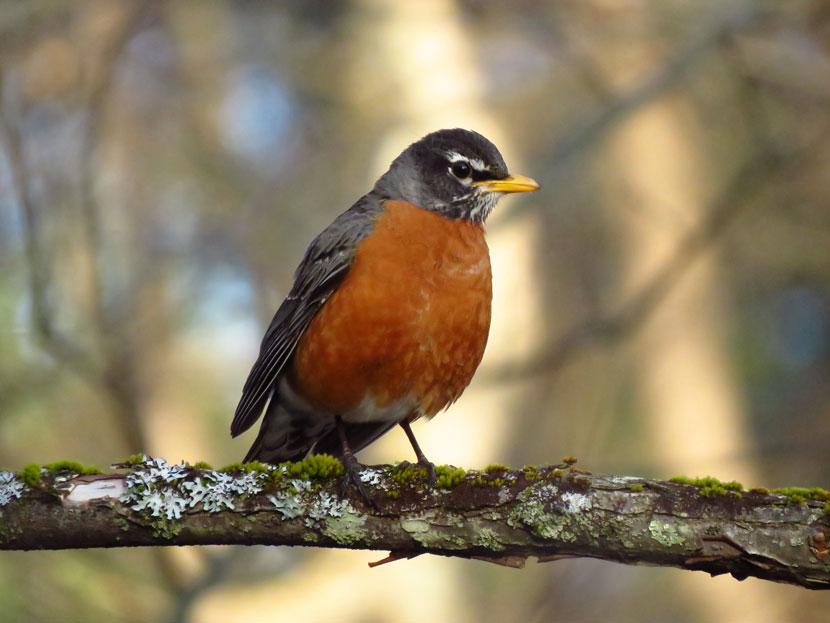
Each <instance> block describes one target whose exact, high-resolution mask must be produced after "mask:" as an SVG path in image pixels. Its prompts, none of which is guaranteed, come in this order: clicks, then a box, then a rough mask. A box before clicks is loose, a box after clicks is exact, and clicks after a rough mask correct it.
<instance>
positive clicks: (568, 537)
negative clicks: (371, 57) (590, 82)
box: [0, 456, 830, 589]
mask: <svg viewBox="0 0 830 623" xmlns="http://www.w3.org/2000/svg"><path fill="white" fill-rule="evenodd" d="M56 470H64V471H56ZM70 470H74V473H69V471H70ZM81 471H87V470H84V469H83V468H81V467H80V466H77V465H72V464H61V465H55V466H52V467H51V469H42V468H39V467H37V466H32V467H29V468H27V469H26V470H24V472H23V474H22V475H21V476H20V477H18V476H15V475H13V474H11V473H10V472H3V473H0V505H2V508H0V516H2V530H0V549H22V550H34V549H65V548H92V547H130V546H161V545H165V546H167V545H208V544H223V545H233V544H236V545H253V544H265V545H306V546H311V545H313V546H317V547H332V548H351V549H373V550H389V551H391V552H392V553H391V554H390V557H389V558H388V559H387V560H396V559H400V558H411V557H413V556H417V555H420V554H426V553H431V554H438V555H442V556H454V557H460V558H475V559H483V560H486V561H490V562H497V563H499V564H505V565H508V566H522V565H523V564H524V561H525V560H526V559H527V558H528V557H529V556H536V557H537V558H538V559H539V560H540V561H550V560H558V559H561V558H572V557H590V558H599V559H604V560H610V561H616V562H622V563H626V564H649V565H659V566H670V567H679V568H682V569H689V570H700V571H706V572H709V573H711V574H714V575H717V574H723V573H731V574H732V575H733V576H735V577H736V578H738V579H744V578H746V577H756V578H761V579H765V580H773V581H777V582H784V583H788V584H795V585H799V586H803V587H806V588H812V589H830V564H828V562H829V561H830V544H829V541H830V492H828V491H825V490H823V489H817V488H814V489H795V488H791V489H785V490H779V491H778V492H769V491H766V490H760V489H759V490H752V491H749V492H747V491H744V490H743V488H742V487H741V485H739V484H738V483H734V482H733V483H722V482H719V481H717V480H714V479H709V478H707V479H700V480H695V481H691V480H688V479H674V480H673V481H656V480H648V479H643V478H633V477H621V476H594V475H592V474H590V473H589V472H585V471H580V470H577V469H575V468H574V467H573V465H572V462H568V463H566V464H563V465H559V466H555V467H531V466H528V467H525V468H524V469H522V470H519V471H512V470H509V469H508V468H506V467H504V466H498V465H495V466H490V467H489V468H487V469H486V470H484V471H480V472H479V471H464V470H462V469H459V468H455V467H448V466H442V467H439V468H438V483H437V485H436V487H435V488H433V489H430V488H428V487H426V486H425V484H424V478H425V475H426V474H425V471H424V470H423V469H422V468H419V467H413V466H407V467H402V466H397V467H393V466H384V465H382V466H374V467H365V468H364V469H363V471H362V472H361V480H363V482H364V483H365V484H366V486H367V488H368V490H369V495H370V497H371V500H372V503H373V506H370V505H368V504H367V503H365V501H364V500H363V499H362V498H361V497H360V496H359V494H357V492H356V491H355V490H354V487H348V490H347V491H346V492H343V487H342V483H343V480H342V472H343V468H342V466H341V465H340V463H339V462H338V461H337V460H336V459H332V458H331V457H327V456H312V457H309V458H308V459H306V460H304V461H302V462H300V463H294V464H284V465H282V466H267V465H263V464H259V463H253V464H247V465H245V466H235V467H232V468H231V470H230V471H214V470H211V469H196V468H194V467H190V466H188V465H186V464H178V465H168V464H167V463H165V462H164V461H163V460H161V459H149V458H146V457H141V458H140V459H138V460H137V461H136V462H135V463H133V464H132V465H131V466H130V467H129V470H128V471H126V472H121V473H113V474H100V475H79V474H78V472H81ZM21 479H22V480H21ZM24 480H25V482H26V483H28V484H24Z"/></svg>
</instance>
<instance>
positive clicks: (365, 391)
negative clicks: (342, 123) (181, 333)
mask: <svg viewBox="0 0 830 623" xmlns="http://www.w3.org/2000/svg"><path fill="white" fill-rule="evenodd" d="M538 188H539V185H538V184H537V183H536V182H535V181H534V180H532V179H530V178H528V177H524V176H520V175H509V174H508V172H507V166H506V165H505V163H504V159H503V158H502V156H501V154H500V153H499V151H498V149H497V148H496V146H495V145H493V143H491V142H490V141H489V140H487V139H486V138H485V137H483V136H482V135H481V134H478V133H476V132H472V131H469V130H461V129H454V130H439V131H437V132H433V133H432V134H428V135H427V136H425V137H424V138H422V139H421V140H419V141H418V142H416V143H413V144H412V145H410V146H409V147H408V148H407V149H406V150H404V151H403V153H401V155H400V156H398V157H397V158H396V159H395V160H394V161H393V162H392V165H391V166H390V167H389V170H388V171H387V172H386V173H384V174H383V175H382V176H381V178H380V179H379V180H378V181H377V183H376V184H375V186H374V188H373V189H372V190H371V191H370V192H369V193H368V194H366V195H364V196H363V197H361V198H360V199H359V200H358V201H357V203H355V204H354V205H353V206H352V207H351V208H349V209H348V210H346V211H345V212H343V213H342V214H341V215H340V216H338V217H337V218H336V219H335V220H334V222H332V223H331V225H329V226H328V227H326V229H324V230H323V231H322V233H320V235H318V236H317V237H316V238H315V239H314V240H313V241H312V243H311V245H309V247H308V249H307V250H306V253H305V256H304V257H303V260H302V261H301V262H300V265H299V267H298V268H297V271H296V273H295V275H294V285H293V287H292V288H291V292H290V293H289V295H288V297H287V298H286V299H285V300H284V301H283V303H282V305H280V307H279V309H278V310H277V312H276V314H275V315H274V319H273V320H272V321H271V324H270V326H269V327H268V330H267V331H266V333H265V337H264V338H263V340H262V345H261V347H260V353H259V358H258V359H257V361H256V363H255V364H254V366H253V369H252V370H251V372H250V374H249V376H248V380H247V381H246V383H245V386H244V388H243V390H242V398H241V399H240V401H239V405H238V406H237V408H236V414H235V415H234V419H233V423H232V424H231V435H232V436H234V437H236V436H237V435H239V434H241V433H243V432H244V431H246V430H247V429H248V428H250V427H251V426H252V425H253V424H254V423H255V422H256V421H257V420H258V419H259V417H260V415H261V414H262V413H263V411H264V413H265V417H264V418H263V421H262V424H261V426H260V429H259V434H258V435H257V437H256V440H255V441H254V443H253V445H252V446H251V449H250V450H249V451H248V454H247V455H246V457H245V461H252V460H259V461H263V462H267V463H277V462H281V461H294V460H299V459H302V458H303V457H305V456H306V455H308V454H310V453H314V454H322V453H328V454H332V455H334V456H337V457H339V458H340V459H341V460H342V461H343V464H344V466H345V467H346V470H347V473H348V475H349V477H350V479H351V480H352V482H354V484H355V485H357V486H358V488H360V489H361V491H363V488H362V486H361V482H360V479H359V464H358V462H357V460H356V459H355V457H354V453H355V452H357V451H358V450H360V449H362V448H364V447H366V446H367V445H369V444H370V443H372V442H373V441H375V440H376V439H377V438H378V437H380V436H381V435H383V434H384V433H386V432H387V431H389V430H390V429H391V428H393V427H395V426H396V425H398V426H400V427H401V428H402V429H403V430H404V432H405V433H406V436H407V437H408V438H409V442H410V443H411V444H412V448H413V450H414V451H415V455H416V456H417V458H418V464H419V465H421V466H423V467H425V468H426V469H427V470H428V474H429V479H430V482H431V483H434V480H435V467H434V466H433V464H432V463H430V462H429V461H428V460H427V458H426V456H425V455H424V453H423V451H422V450H421V448H420V446H419V445H418V442H417V440H416V439H415V436H414V435H413V433H412V429H411V428H410V424H411V423H412V422H413V421H414V420H416V419H418V418H420V417H427V418H431V417H432V416H434V415H435V414H436V413H438V412H439V411H440V410H442V409H444V408H445V407H447V406H449V405H450V404H452V403H453V402H455V400H457V399H458V397H459V396H460V395H461V393H462V392H463V391H464V389H465V388H466V387H467V385H468V384H469V383H470V380H471V379H472V377H473V374H474V373H475V370H476V368H477V367H478V364H479V362H480V361H481V357H482V355H483V354H484V347H485V344H486V343H487V335H488V333H489V329H490V304H491V299H492V285H491V272H490V254H489V251H488V248H487V243H486V242H485V240H484V227H483V226H484V221H485V220H486V219H487V217H488V215H489V214H490V212H491V211H492V210H493V208H494V207H495V205H496V203H497V202H498V200H499V198H500V197H501V196H502V195H503V194H505V193H519V192H529V191H534V190H537V189H538Z"/></svg>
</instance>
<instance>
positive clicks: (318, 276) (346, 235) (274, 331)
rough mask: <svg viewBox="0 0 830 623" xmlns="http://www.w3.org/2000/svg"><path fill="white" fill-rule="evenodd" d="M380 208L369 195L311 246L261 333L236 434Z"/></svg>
mask: <svg viewBox="0 0 830 623" xmlns="http://www.w3.org/2000/svg"><path fill="white" fill-rule="evenodd" d="M381 210H382V202H381V200H380V199H378V198H377V197H374V196H373V195H371V194H369V195H366V196H364V197H363V198H361V199H360V200H359V201H358V202H357V203H356V204H355V205H353V206H352V207H351V208H349V209H348V210H347V211H346V212H344V213H343V214H341V215H340V216H338V217H337V218H336V219H335V220H334V222H332V224H331V225H329V226H328V227H326V229H324V230H323V231H322V232H321V233H320V235H319V236H317V237H316V238H315V239H314V240H313V241H312V243H311V244H310V245H309V247H308V250H307V251H306V254H305V257H303V260H302V262H300V265H299V266H298V267H297V272H296V273H295V274H294V286H293V287H292V288H291V292H290V293H289V294H288V297H287V298H286V299H285V300H284V301H283V303H282V305H280V307H279V309H278V310H277V313H276V314H274V318H273V320H271V324H270V325H269V326H268V330H267V331H266V332H265V337H263V338H262V345H261V346H260V350H259V358H258V359H257V360H256V363H255V364H254V367H253V368H252V369H251V372H250V374H249V375H248V380H247V381H246V382H245V386H244V387H243V389H242V398H241V399H240V400H239V405H237V407H236V413H235V414H234V417H233V422H232V423H231V436H232V437H236V436H237V435H239V434H240V433H243V432H245V431H246V430H248V429H249V428H250V427H251V426H252V425H253V424H254V423H255V422H256V421H257V420H258V419H259V416H260V415H261V414H262V410H263V408H264V407H265V404H266V403H267V402H268V399H269V398H270V397H271V394H272V393H273V391H274V388H275V387H276V386H277V382H278V381H279V379H280V377H281V376H282V374H283V372H284V370H285V366H286V364H287V363H288V361H289V359H290V358H291V355H292V354H293V353H294V349H295V348H296V347H297V342H298V341H299V340H300V337H301V336H302V335H303V333H304V332H305V330H306V328H307V327H308V325H309V323H310V322H311V320H312V319H313V318H314V316H315V315H316V314H317V312H318V311H320V308H321V307H322V306H323V304H325V302H326V300H327V299H328V297H329V296H330V295H331V293H332V292H334V290H335V289H336V288H337V286H338V285H340V283H341V282H342V281H343V279H344V278H345V277H346V275H347V274H348V272H349V269H350V268H351V265H352V262H353V261H354V255H355V250H356V249H357V245H358V244H359V243H360V241H361V240H363V238H365V237H366V236H367V235H368V234H369V232H371V231H372V227H373V225H374V216H375V215H376V214H378V213H379V212H380V211H381Z"/></svg>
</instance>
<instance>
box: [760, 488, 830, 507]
mask: <svg viewBox="0 0 830 623" xmlns="http://www.w3.org/2000/svg"><path fill="white" fill-rule="evenodd" d="M771 493H777V494H778V495H783V496H785V497H786V498H787V503H788V504H803V503H804V502H806V501H807V500H814V501H818V502H827V503H830V491H827V490H826V489H822V488H821V487H781V488H778V489H772V490H771Z"/></svg>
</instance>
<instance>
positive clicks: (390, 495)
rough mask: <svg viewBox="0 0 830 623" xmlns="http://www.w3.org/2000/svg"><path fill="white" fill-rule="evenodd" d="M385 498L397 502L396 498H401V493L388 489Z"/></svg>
mask: <svg viewBox="0 0 830 623" xmlns="http://www.w3.org/2000/svg"><path fill="white" fill-rule="evenodd" d="M386 497H388V498H390V499H393V500H397V499H398V498H400V497H401V492H400V491H398V490H397V489H390V490H389V491H387V492H386Z"/></svg>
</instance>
